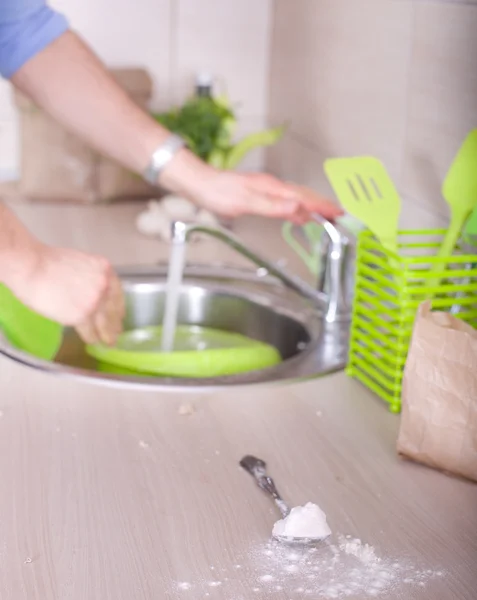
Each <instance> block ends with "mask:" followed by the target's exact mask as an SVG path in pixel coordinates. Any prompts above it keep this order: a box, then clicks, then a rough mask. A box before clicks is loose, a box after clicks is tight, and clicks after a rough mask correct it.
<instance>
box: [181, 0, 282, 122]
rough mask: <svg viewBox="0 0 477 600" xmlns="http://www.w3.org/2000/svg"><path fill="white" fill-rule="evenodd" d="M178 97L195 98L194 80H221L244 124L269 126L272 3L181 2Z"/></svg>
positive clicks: (247, 0)
mask: <svg viewBox="0 0 477 600" xmlns="http://www.w3.org/2000/svg"><path fill="white" fill-rule="evenodd" d="M174 7H175V8H174V10H175V41H174V43H173V52H174V56H173V94H174V99H175V101H176V102H180V101H182V100H183V99H184V98H185V97H186V96H187V95H188V94H190V93H191V90H192V89H193V85H194V79H195V75H196V73H197V72H198V71H200V70H207V71H209V72H211V74H212V75H213V76H214V77H216V78H217V79H218V87H217V89H218V91H220V90H221V89H225V90H226V91H227V93H228V95H229V97H230V98H231V100H233V102H234V103H236V105H237V111H238V114H239V115H240V116H241V117H243V118H244V119H248V120H249V119H250V118H252V119H254V120H255V121H256V122H257V123H258V126H259V127H262V126H263V125H264V123H265V115H266V109H267V94H268V71H269V25H270V14H271V0H259V1H257V0H240V1H238V0H177V1H176V4H175V5H174Z"/></svg>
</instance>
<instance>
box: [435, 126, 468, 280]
mask: <svg viewBox="0 0 477 600" xmlns="http://www.w3.org/2000/svg"><path fill="white" fill-rule="evenodd" d="M476 165H477V129H474V130H472V131H471V132H470V133H469V134H468V135H467V137H466V138H465V140H464V143H463V144H462V146H461V147H460V150H459V152H458V153H457V155H456V157H455V158H454V161H453V163H452V165H451V167H450V169H449V171H448V173H447V175H446V178H445V180H444V183H443V186H442V195H443V196H444V198H445V200H446V202H447V204H448V205H449V207H450V210H451V220H450V225H449V229H448V230H447V233H446V235H445V237H444V241H443V242H442V245H441V247H440V249H439V252H438V257H439V258H447V257H448V256H451V254H452V253H453V251H454V248H455V247H456V245H457V242H458V240H459V237H460V236H461V233H462V230H463V228H464V225H465V223H466V221H467V219H468V218H469V217H470V215H471V213H472V211H473V210H474V208H475V207H476V206H477V171H476ZM439 269H440V266H439V264H436V265H434V268H433V269H432V270H433V271H434V272H439ZM433 284H434V285H437V284H438V280H436V282H433Z"/></svg>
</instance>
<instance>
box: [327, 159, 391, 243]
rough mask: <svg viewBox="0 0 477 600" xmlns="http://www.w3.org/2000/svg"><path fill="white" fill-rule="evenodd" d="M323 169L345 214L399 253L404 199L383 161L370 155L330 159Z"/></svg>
mask: <svg viewBox="0 0 477 600" xmlns="http://www.w3.org/2000/svg"><path fill="white" fill-rule="evenodd" d="M324 170H325V173H326V176H327V178H328V180H329V182H330V184H331V186H332V187H333V190H334V192H335V194H336V196H337V198H338V200H339V201H340V202H341V204H342V205H343V207H344V208H345V209H346V211H347V212H348V213H349V214H351V215H353V216H354V217H355V218H356V219H359V221H361V222H362V223H363V224H364V225H366V227H368V229H370V231H372V232H373V234H374V235H375V236H376V237H377V238H378V240H379V241H380V242H381V244H382V245H383V246H384V247H385V248H386V249H387V250H389V251H390V252H393V253H394V254H398V242H397V232H398V225H399V216H400V214H401V198H400V197H399V194H398V192H397V190H396V188H395V186H394V184H393V182H392V180H391V178H390V177H389V175H388V173H387V171H386V168H385V167H384V165H383V164H382V163H381V161H379V160H378V159H377V158H374V157H371V156H361V157H351V158H331V159H328V160H326V161H325V163H324Z"/></svg>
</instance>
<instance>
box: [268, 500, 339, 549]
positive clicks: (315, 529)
mask: <svg viewBox="0 0 477 600" xmlns="http://www.w3.org/2000/svg"><path fill="white" fill-rule="evenodd" d="M272 535H273V536H275V537H286V538H313V539H317V540H324V539H325V538H327V537H328V536H329V535H331V529H330V528H329V526H328V523H327V522H326V515H325V513H324V512H323V511H322V510H321V508H320V507H319V506H317V505H316V504H313V503H311V502H308V503H307V504H305V506H296V507H295V508H292V509H291V511H290V514H289V515H288V516H287V517H286V518H285V519H282V520H281V521H277V522H276V523H275V525H274V527H273V532H272Z"/></svg>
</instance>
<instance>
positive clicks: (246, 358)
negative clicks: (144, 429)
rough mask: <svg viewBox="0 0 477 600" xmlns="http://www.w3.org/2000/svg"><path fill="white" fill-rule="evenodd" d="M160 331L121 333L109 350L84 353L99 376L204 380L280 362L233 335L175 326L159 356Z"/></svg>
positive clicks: (272, 352)
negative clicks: (168, 347) (170, 345)
mask: <svg viewBox="0 0 477 600" xmlns="http://www.w3.org/2000/svg"><path fill="white" fill-rule="evenodd" d="M161 340H162V327H160V326H158V327H145V328H142V329H134V330H132V331H126V332H124V333H123V334H121V336H120V337H119V340H118V342H117V344H116V345H115V346H114V347H108V346H103V345H89V346H87V347H86V351H87V352H88V354H89V355H90V356H92V357H93V358H95V359H96V360H97V361H98V362H99V363H100V365H99V368H100V370H102V371H105V370H106V371H107V370H109V367H111V368H112V370H116V369H117V368H120V369H127V370H128V371H132V372H135V373H140V374H141V373H142V374H144V375H159V376H169V377H183V378H206V377H222V376H226V375H236V374H238V373H245V372H248V371H256V370H260V369H265V368H267V367H272V366H274V365H277V364H279V363H280V362H281V360H282V359H281V356H280V353H279V352H278V350H277V349H276V348H275V347H274V346H270V345H269V344H265V343H263V342H259V341H256V340H253V339H250V338H248V337H245V336H243V335H240V334H238V333H231V332H228V331H222V330H219V329H211V328H207V327H199V326H196V325H180V326H178V327H177V330H176V336H175V341H174V351H173V352H161Z"/></svg>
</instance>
